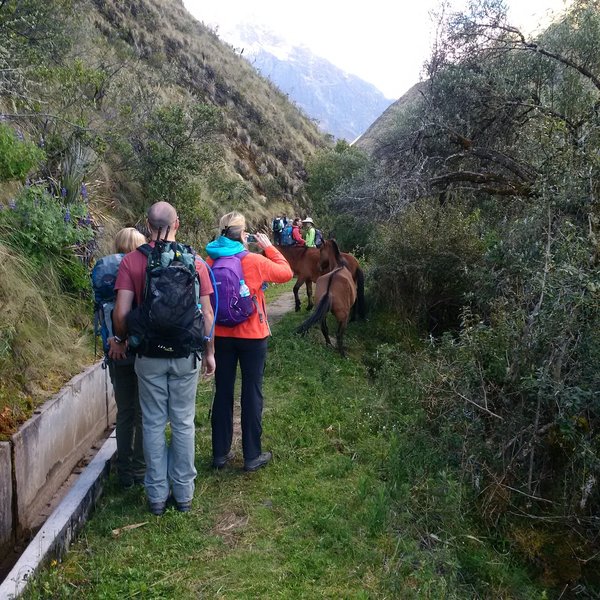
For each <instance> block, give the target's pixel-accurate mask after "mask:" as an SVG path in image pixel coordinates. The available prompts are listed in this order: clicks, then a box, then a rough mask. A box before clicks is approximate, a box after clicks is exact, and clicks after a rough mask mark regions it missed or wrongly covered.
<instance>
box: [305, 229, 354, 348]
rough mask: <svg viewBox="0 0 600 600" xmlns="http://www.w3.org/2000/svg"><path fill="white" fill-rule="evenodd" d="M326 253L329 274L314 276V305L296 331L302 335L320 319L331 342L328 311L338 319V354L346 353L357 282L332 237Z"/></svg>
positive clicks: (326, 338) (327, 339) (328, 342)
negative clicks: (345, 339) (346, 334)
mask: <svg viewBox="0 0 600 600" xmlns="http://www.w3.org/2000/svg"><path fill="white" fill-rule="evenodd" d="M326 253H327V263H328V264H327V266H328V269H329V273H326V274H325V275H321V277H319V279H317V289H316V298H317V306H316V307H315V310H314V312H313V314H312V315H311V316H310V317H308V319H306V321H304V323H302V325H300V327H298V329H297V330H296V332H297V333H301V334H305V333H306V332H307V331H308V330H309V329H310V328H311V327H312V326H313V325H314V324H315V323H317V322H320V323H321V331H322V332H323V336H324V337H325V342H326V343H327V344H328V345H331V339H330V338H329V330H328V329H327V313H328V312H329V311H331V313H332V314H333V316H334V317H335V319H336V321H337V322H338V330H337V334H336V337H337V347H338V350H339V353H340V354H341V355H342V356H346V352H345V350H344V333H345V331H346V327H347V326H348V320H349V318H350V312H351V310H352V306H353V305H354V303H355V302H356V284H355V283H354V279H353V277H352V273H351V272H350V269H349V268H348V267H347V266H346V264H345V260H344V258H343V257H342V255H341V253H340V250H339V248H338V245H337V243H336V242H335V241H334V240H329V243H328V245H327V249H326Z"/></svg>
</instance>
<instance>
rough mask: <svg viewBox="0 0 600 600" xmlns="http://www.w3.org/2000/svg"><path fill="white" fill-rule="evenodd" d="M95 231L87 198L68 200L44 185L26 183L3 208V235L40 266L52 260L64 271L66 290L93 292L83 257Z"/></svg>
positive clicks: (0, 218) (0, 235) (0, 236)
mask: <svg viewBox="0 0 600 600" xmlns="http://www.w3.org/2000/svg"><path fill="white" fill-rule="evenodd" d="M93 238H94V232H93V229H92V226H91V217H90V215H89V209H88V206H87V205H86V204H85V203H84V202H76V203H72V204H66V203H64V202H63V201H62V199H60V198H57V197H55V196H52V195H51V194H49V193H48V192H47V191H46V190H45V189H44V188H42V187H41V186H31V187H25V188H24V189H23V191H22V192H21V194H20V195H19V196H18V197H17V198H16V199H15V200H13V201H11V202H10V203H9V206H8V207H4V209H3V210H2V211H1V212H0V239H1V240H2V241H3V242H4V243H5V244H7V245H9V246H10V247H11V248H13V249H14V250H16V251H17V252H19V253H20V254H22V255H24V256H26V257H27V258H28V261H29V262H30V263H32V264H33V265H35V266H36V267H37V268H42V269H44V268H48V264H49V263H53V264H54V267H55V268H57V269H58V271H59V272H60V273H61V275H62V281H63V284H64V287H65V290H66V291H71V292H81V293H83V294H87V293H89V279H88V275H87V270H86V267H85V265H84V264H83V263H82V262H81V260H80V259H79V257H80V256H81V255H82V254H87V252H85V250H86V247H87V245H88V244H90V243H92V241H93Z"/></svg>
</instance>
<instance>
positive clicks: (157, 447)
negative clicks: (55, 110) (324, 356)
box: [92, 202, 363, 515]
mask: <svg viewBox="0 0 600 600" xmlns="http://www.w3.org/2000/svg"><path fill="white" fill-rule="evenodd" d="M146 227H147V231H148V233H149V241H148V242H147V240H146V238H145V237H144V236H143V235H142V234H141V233H140V232H138V231H137V230H136V229H134V228H131V227H128V228H125V229H123V230H121V231H120V232H119V233H118V234H117V236H116V238H115V250H116V253H115V254H111V255H108V256H105V257H103V258H100V259H99V260H98V261H97V262H96V265H95V266H94V269H93V270H92V286H93V289H94V297H95V301H96V317H95V324H96V327H95V329H96V332H97V334H98V335H99V336H100V337H101V338H102V345H103V349H104V352H105V357H106V358H105V361H106V363H107V366H108V369H109V373H110V377H111V380H112V383H113V388H114V392H115V401H116V405H117V420H116V439H117V461H116V467H117V476H118V479H119V482H120V484H121V486H122V487H123V488H130V487H132V486H133V485H136V484H142V483H143V485H144V486H145V489H146V497H147V501H148V508H149V510H150V512H151V513H152V514H154V515H162V514H163V513H164V512H165V510H166V509H167V507H168V505H169V503H172V504H173V505H174V506H175V508H176V509H177V510H178V511H180V512H188V511H190V510H191V509H192V501H193V497H194V489H195V478H196V475H197V472H196V467H195V428H194V419H195V412H196V389H197V385H198V379H199V376H200V374H201V373H202V375H203V376H204V377H212V376H213V375H214V378H215V393H214V399H213V405H212V410H211V431H212V466H213V468H215V469H223V468H225V467H226V466H227V465H228V464H229V463H231V462H232V461H234V460H235V458H236V457H235V454H234V449H233V406H234V390H235V381H236V374H237V369H238V365H239V367H240V371H241V379H242V385H241V400H240V402H241V430H242V454H243V468H244V470H245V471H255V470H257V469H260V468H261V467H264V466H265V465H267V464H268V463H269V462H270V461H271V459H272V454H271V452H269V451H264V450H263V448H262V444H261V438H262V413H263V404H264V398H263V393H262V382H263V373H264V368H265V362H266V356H267V342H268V338H269V336H270V335H271V332H270V328H269V324H268V319H267V310H266V302H265V297H264V291H263V290H264V288H265V287H266V286H265V284H266V283H268V282H273V283H284V282H286V281H289V280H290V279H291V278H292V275H293V274H296V276H297V277H298V282H297V283H296V286H295V287H294V292H295V295H296V302H297V309H298V308H299V300H298V297H297V287H298V286H299V285H301V284H302V283H303V282H306V285H307V291H308V292H309V305H310V303H311V302H312V299H311V293H312V292H311V290H312V282H315V283H316V284H317V300H321V301H320V302H319V306H318V309H319V310H318V315H317V316H316V317H315V318H314V319H312V320H311V321H310V323H309V322H307V323H306V324H305V327H304V328H303V330H306V329H307V328H308V327H309V326H310V324H312V323H313V322H317V320H320V321H321V324H322V329H323V332H324V334H325V337H326V340H327V342H328V343H329V337H328V335H327V329H326V324H325V322H324V318H325V317H324V315H326V313H327V311H328V310H331V311H332V312H334V314H335V316H336V319H337V320H338V323H339V327H338V341H339V343H338V347H339V349H340V352H342V353H343V346H342V339H343V332H344V330H345V326H346V324H347V322H348V319H349V315H350V309H351V307H352V305H353V304H354V300H355V299H356V298H357V297H358V304H359V308H360V303H361V299H362V298H363V285H362V284H363V278H362V271H361V270H360V268H359V267H358V263H357V262H356V259H354V257H352V256H351V255H346V254H344V255H342V254H340V253H339V250H338V249H337V245H336V244H335V242H334V241H328V242H324V240H323V237H322V235H321V232H320V231H319V230H318V229H317V228H316V227H315V226H314V222H313V220H312V218H310V217H306V218H304V219H300V218H298V217H297V218H295V219H293V220H292V221H291V222H288V220H287V217H286V216H285V215H281V216H277V217H275V218H274V219H273V222H272V231H273V239H274V241H275V245H274V244H272V243H271V240H270V239H269V237H268V236H267V235H266V234H264V233H256V234H254V235H252V236H251V235H250V234H248V232H247V231H246V220H245V218H244V216H243V215H242V214H240V213H238V212H231V213H228V214H226V215H224V216H223V217H222V218H221V220H220V222H219V231H220V234H219V235H218V236H217V237H216V239H214V240H213V241H212V242H210V243H209V244H208V245H207V246H206V253H207V255H208V256H207V259H206V262H205V261H204V260H202V259H201V258H200V256H198V254H197V253H196V252H195V251H194V250H193V249H192V248H190V247H189V246H186V245H183V244H181V243H179V242H177V241H176V236H177V233H178V231H179V217H178V215H177V211H176V210H175V208H174V207H173V206H171V205H170V204H169V203H167V202H157V203H156V204H153V205H152V206H151V207H150V209H149V210H148V213H147V220H146ZM301 228H302V233H303V234H304V235H302V233H301ZM249 241H252V242H253V243H254V244H256V245H257V246H258V249H259V250H260V253H259V252H250V251H249V250H248V242H249ZM319 247H320V248H321V249H319ZM301 263H302V264H305V263H306V264H310V265H311V266H310V269H311V271H309V272H307V273H306V274H305V275H303V274H302V275H301V273H303V271H302V268H304V267H301V266H300V264H301ZM341 270H343V271H344V272H343V273H342V272H341ZM346 271H347V273H346ZM326 273H329V274H328V275H327V279H325V274H326ZM345 290H349V292H347V293H346V291H345ZM361 314H362V310H361ZM301 329H302V328H301ZM168 428H169V429H170V435H168V434H167V432H168Z"/></svg>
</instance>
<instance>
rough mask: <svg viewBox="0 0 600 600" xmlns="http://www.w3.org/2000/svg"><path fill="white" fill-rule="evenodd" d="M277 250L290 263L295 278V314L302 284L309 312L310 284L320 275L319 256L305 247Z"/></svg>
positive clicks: (288, 247) (311, 299) (311, 298)
mask: <svg viewBox="0 0 600 600" xmlns="http://www.w3.org/2000/svg"><path fill="white" fill-rule="evenodd" d="M277 249H278V250H279V251H280V252H281V254H283V256H284V257H285V259H286V260H287V261H288V263H290V267H292V271H294V275H295V276H296V283H295V284H294V301H295V304H296V312H298V311H299V310H300V307H301V302H300V295H299V293H298V292H299V291H300V288H301V287H302V285H303V284H305V283H306V295H307V296H308V306H307V307H306V308H307V309H308V310H310V309H311V308H312V307H313V291H312V284H313V283H316V281H317V279H319V277H320V276H321V275H322V273H321V269H320V267H319V264H320V254H319V250H318V249H317V248H307V247H306V246H296V245H293V246H277Z"/></svg>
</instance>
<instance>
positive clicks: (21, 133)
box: [17, 129, 25, 141]
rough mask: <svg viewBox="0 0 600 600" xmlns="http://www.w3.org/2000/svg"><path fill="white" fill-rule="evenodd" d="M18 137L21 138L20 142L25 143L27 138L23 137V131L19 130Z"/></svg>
mask: <svg viewBox="0 0 600 600" xmlns="http://www.w3.org/2000/svg"><path fill="white" fill-rule="evenodd" d="M17 137H18V138H19V140H21V141H23V140H24V139H25V136H24V135H23V132H22V131H19V130H18V129H17Z"/></svg>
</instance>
